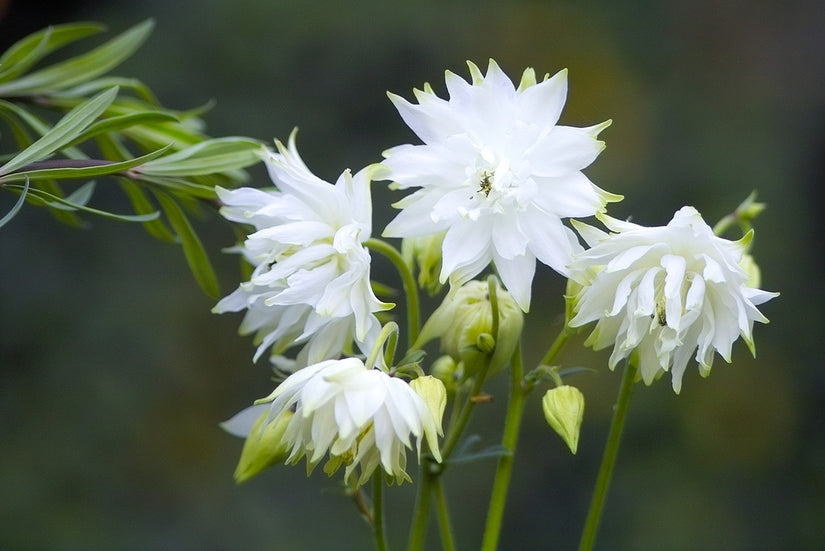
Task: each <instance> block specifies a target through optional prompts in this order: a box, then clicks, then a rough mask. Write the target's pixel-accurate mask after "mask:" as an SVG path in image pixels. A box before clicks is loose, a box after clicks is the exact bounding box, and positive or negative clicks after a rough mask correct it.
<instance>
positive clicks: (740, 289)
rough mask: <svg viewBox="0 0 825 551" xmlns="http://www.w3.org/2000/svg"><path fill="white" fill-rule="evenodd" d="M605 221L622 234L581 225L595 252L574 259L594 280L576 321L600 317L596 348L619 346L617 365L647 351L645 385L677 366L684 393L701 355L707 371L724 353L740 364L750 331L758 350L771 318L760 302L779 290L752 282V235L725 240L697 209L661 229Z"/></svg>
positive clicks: (582, 295) (574, 268)
mask: <svg viewBox="0 0 825 551" xmlns="http://www.w3.org/2000/svg"><path fill="white" fill-rule="evenodd" d="M600 219H601V220H602V221H603V222H604V224H605V226H607V227H608V228H609V229H610V230H611V231H613V232H616V233H613V234H607V233H605V232H603V231H601V230H598V229H596V228H593V227H591V226H587V225H585V224H581V223H577V224H576V227H577V229H578V230H579V232H580V233H581V234H582V237H584V239H585V240H586V241H587V242H588V244H589V245H590V249H588V250H587V251H585V252H583V253H581V254H579V255H577V256H576V258H575V260H574V261H573V262H572V264H571V265H570V269H571V272H572V273H571V277H572V278H573V279H574V280H575V281H577V282H578V283H580V284H582V285H583V286H584V287H583V288H582V289H581V291H580V292H579V294H578V297H577V301H576V311H577V313H576V315H575V316H574V317H573V319H571V320H570V325H571V326H572V327H578V326H582V325H585V324H587V323H589V322H591V321H598V323H597V325H596V328H595V329H594V330H593V333H592V334H591V335H590V337H589V338H588V339H587V342H586V344H588V345H592V346H593V348H594V349H596V350H598V349H601V348H605V347H607V346H609V345H611V344H612V345H613V353H612V354H611V356H610V362H609V365H610V368H611V369H612V368H614V367H615V366H616V364H617V363H618V362H619V361H620V360H622V359H624V358H626V357H628V356H629V355H630V353H631V352H632V351H633V350H637V351H638V354H639V362H640V363H639V369H640V371H641V375H642V378H643V379H644V381H645V383H647V384H650V383H651V382H652V381H653V379H654V378H655V377H656V376H657V375H658V374H659V373H661V372H663V371H671V373H672V379H673V390H674V391H676V392H679V390H680V389H681V386H682V375H683V374H684V371H685V368H686V366H687V364H688V362H689V360H690V357H691V355H693V352H694V351H695V352H696V354H695V358H696V362H697V363H698V364H699V372H700V373H701V374H702V375H703V376H707V375H708V373H710V368H711V364H712V363H713V356H714V350H715V351H717V352H718V353H719V354H720V355H721V356H722V357H723V358H724V359H725V361H727V362H728V363H730V361H731V347H732V345H733V343H734V341H736V339H738V338H739V337H740V336H741V337H742V339H743V340H744V341H745V342H746V343H747V344H748V347H749V348H750V349H751V352H752V353H753V352H754V344H753V322H754V321H759V322H762V323H767V321H768V320H767V319H766V318H765V316H763V315H762V313H761V312H759V310H758V309H757V308H756V306H757V305H759V304H762V303H763V302H766V301H768V300H770V299H771V298H773V297H775V296H777V293H770V292H766V291H762V290H760V289H755V288H753V287H749V286H748V285H747V282H748V280H749V278H750V275H749V274H748V273H747V272H746V271H745V270H744V269H743V267H742V265H741V261H742V258H743V255H744V253H745V251H746V249H747V247H748V243H749V242H750V240H751V237H752V233H748V234H747V235H746V236H745V237H743V238H742V239H741V240H739V241H729V240H726V239H722V238H721V237H717V236H716V235H714V233H713V230H712V229H711V228H710V226H708V225H707V224H706V223H705V221H704V220H703V219H702V217H701V216H700V215H699V213H698V212H697V211H696V209H694V208H693V207H683V208H682V209H681V210H679V211H678V212H676V214H675V215H674V216H673V219H672V220H671V221H670V222H669V223H668V225H667V226H661V227H651V228H646V227H643V226H639V225H636V224H632V223H630V222H622V221H620V220H616V219H614V218H610V217H608V216H600Z"/></svg>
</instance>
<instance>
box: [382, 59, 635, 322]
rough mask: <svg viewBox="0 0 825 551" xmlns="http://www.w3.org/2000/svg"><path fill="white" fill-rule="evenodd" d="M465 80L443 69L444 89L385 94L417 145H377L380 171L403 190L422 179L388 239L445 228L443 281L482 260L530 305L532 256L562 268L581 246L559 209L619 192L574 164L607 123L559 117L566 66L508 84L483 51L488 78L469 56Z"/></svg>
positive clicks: (584, 161)
mask: <svg viewBox="0 0 825 551" xmlns="http://www.w3.org/2000/svg"><path fill="white" fill-rule="evenodd" d="M468 65H469V67H470V72H471V74H472V78H473V83H472V84H470V83H468V82H466V81H465V80H463V79H462V78H461V77H459V76H458V75H456V74H454V73H451V72H449V71H448V72H447V74H446V82H447V90H448V91H449V95H450V99H449V100H444V99H441V98H439V97H437V96H436V95H435V94H434V93H433V91H432V89H431V88H430V87H429V85H425V86H424V90H423V91H421V90H415V97H416V98H417V99H418V104H412V103H409V102H408V101H406V100H405V99H403V98H401V97H399V96H396V95H393V94H390V99H391V100H392V102H393V103H394V104H395V107H396V108H397V109H398V111H399V113H400V114H401V116H402V118H403V119H404V121H405V122H406V123H407V125H408V126H409V127H410V128H411V129H412V130H413V131H414V132H415V133H416V134H417V135H418V136H419V138H421V140H422V141H423V142H424V144H423V145H410V144H407V145H400V146H397V147H394V148H392V149H389V150H388V151H385V152H384V156H385V157H386V160H385V163H384V164H386V165H387V166H388V167H389V169H390V173H389V175H388V176H387V179H390V180H392V181H394V182H395V185H396V186H397V187H398V188H401V189H407V188H410V187H418V188H421V189H419V190H417V191H415V192H414V193H413V194H411V195H409V196H407V197H405V198H404V199H402V200H401V201H399V202H398V203H396V205H395V206H396V207H400V208H402V209H403V210H402V211H401V213H399V214H398V216H397V217H396V218H395V219H394V220H393V221H392V222H391V223H390V224H389V225H388V226H387V228H386V230H385V231H384V235H386V236H389V237H416V236H423V235H429V234H433V233H438V232H442V231H445V230H446V232H447V233H446V237H445V238H444V243H443V246H442V253H443V262H442V269H441V276H440V279H441V282H442V283H443V282H445V281H447V279H448V278H449V279H450V282H451V284H452V285H453V286H454V287H457V286H460V285H461V284H462V283H464V282H466V281H469V280H470V279H472V278H473V277H474V276H475V275H477V274H478V273H479V272H481V271H482V270H483V269H484V268H485V267H486V266H487V265H488V264H490V262H491V261H492V262H494V263H495V266H496V269H497V270H498V273H499V275H500V276H501V280H502V282H503V283H504V285H505V286H506V287H507V289H508V290H509V291H510V293H512V295H513V297H514V298H515V300H516V302H517V303H518V304H519V306H520V307H521V308H522V309H523V310H524V311H527V310H528V309H529V306H530V292H531V289H530V288H531V284H532V281H533V274H534V273H535V267H536V259H537V258H538V260H540V261H541V262H543V263H544V264H547V265H548V266H550V267H551V268H553V269H554V270H556V271H557V272H559V273H561V274H564V275H567V269H566V266H567V264H568V263H569V262H570V259H571V255H572V254H573V253H576V252H579V251H581V250H582V249H581V246H580V245H579V243H578V241H577V239H576V236H575V234H574V233H573V232H572V231H571V230H570V229H569V228H567V227H566V226H564V225H563V224H562V219H563V218H569V217H587V216H591V215H593V214H595V213H596V212H600V211H602V210H604V207H605V204H606V203H607V202H608V201H616V200H619V199H621V197H619V196H616V195H612V194H609V193H607V192H605V191H603V190H601V189H599V188H598V187H596V186H595V185H594V184H593V183H592V182H590V180H588V179H587V177H585V176H584V174H582V172H581V170H582V169H583V168H585V167H586V166H588V165H589V164H590V163H591V162H593V160H594V159H595V158H596V156H597V155H598V154H599V152H601V150H602V149H603V148H604V143H603V142H601V141H598V140H597V139H596V136H597V135H598V134H599V132H600V131H601V130H602V129H604V128H606V127H607V126H608V125H609V124H610V121H607V122H605V123H602V124H599V125H596V126H592V127H589V128H573V127H570V126H560V125H557V124H556V123H557V122H558V119H559V115H560V114H561V111H562V108H563V107H564V102H565V100H566V97H567V71H566V70H565V71H561V72H559V73H557V74H556V75H555V76H553V77H552V78H547V77H545V80H544V81H543V82H541V83H536V77H535V72H534V71H533V70H532V69H527V70H526V71H524V74H523V76H522V78H521V83H520V85H519V87H518V89H516V88H515V87H514V86H513V83H512V82H511V81H510V80H509V79H508V78H507V75H505V74H504V72H503V71H502V70H501V69H500V68H499V66H498V65H497V64H496V63H495V62H494V61H493V60H490V64H489V67H488V69H487V74H486V76H484V75H482V74H481V71H480V70H479V69H478V67H476V66H475V65H474V64H473V63H468Z"/></svg>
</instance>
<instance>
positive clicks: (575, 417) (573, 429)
mask: <svg viewBox="0 0 825 551" xmlns="http://www.w3.org/2000/svg"><path fill="white" fill-rule="evenodd" d="M541 407H542V409H543V410H544V418H545V419H547V423H548V424H549V425H550V426H551V427H553V430H554V431H556V433H558V435H559V436H561V437H562V439H563V440H564V442H565V443H566V444H567V446H568V447H569V448H570V451H571V452H573V453H574V454H575V453H576V450H577V449H578V447H579V429H581V425H582V417H583V416H584V395H583V394H582V393H581V391H580V390H579V389H578V388H576V387H573V386H569V385H562V386H559V387H556V388H551V389H550V390H548V391H547V392H546V393H545V395H544V398H542V400H541Z"/></svg>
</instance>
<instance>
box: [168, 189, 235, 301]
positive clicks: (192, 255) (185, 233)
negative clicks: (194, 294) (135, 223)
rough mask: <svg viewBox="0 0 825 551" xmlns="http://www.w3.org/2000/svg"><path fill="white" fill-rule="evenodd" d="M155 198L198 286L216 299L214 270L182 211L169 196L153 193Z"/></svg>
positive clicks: (218, 289) (217, 293) (217, 289)
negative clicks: (181, 248) (178, 242)
mask: <svg viewBox="0 0 825 551" xmlns="http://www.w3.org/2000/svg"><path fill="white" fill-rule="evenodd" d="M155 197H157V198H158V201H159V202H160V206H161V207H162V208H163V211H164V212H165V213H166V216H167V217H168V218H169V222H170V223H171V224H172V228H173V229H174V230H175V232H176V233H177V234H178V237H179V238H180V244H181V246H183V254H184V255H185V256H186V261H187V262H188V263H189V269H190V270H191V271H192V275H194V276H195V280H196V281H197V282H198V285H200V287H201V289H203V292H204V293H206V294H207V295H209V296H210V297H211V298H214V299H218V298H219V297H220V294H221V291H220V288H219V286H218V277H217V276H216V275H215V270H214V269H213V268H212V263H211V262H209V257H208V256H207V254H206V250H205V249H204V248H203V244H202V243H201V240H200V238H198V235H197V234H196V233H195V230H193V229H192V225H191V224H190V223H189V220H188V219H187V218H186V215H185V214H184V213H183V210H181V208H180V207H179V206H178V204H177V203H176V202H175V200H174V199H172V197H171V196H169V195H167V194H166V193H164V192H162V191H155Z"/></svg>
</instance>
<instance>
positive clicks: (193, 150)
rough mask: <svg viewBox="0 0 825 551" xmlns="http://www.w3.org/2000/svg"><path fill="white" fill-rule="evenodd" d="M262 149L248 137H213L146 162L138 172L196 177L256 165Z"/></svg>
mask: <svg viewBox="0 0 825 551" xmlns="http://www.w3.org/2000/svg"><path fill="white" fill-rule="evenodd" d="M263 152H264V149H263V146H262V145H261V144H260V143H258V142H255V141H252V140H250V139H248V138H216V139H213V140H207V141H205V142H202V143H199V144H197V145H193V146H191V147H187V148H186V149H184V150H182V151H178V152H177V153H173V154H171V155H167V156H165V157H163V158H162V159H157V160H156V161H152V162H149V163H146V164H145V165H143V166H142V167H140V169H139V172H141V173H143V174H147V175H150V176H197V175H203V174H213V173H216V172H225V171H230V170H237V169H240V168H246V167H248V166H250V165H253V164H255V163H258V162H259V161H260V160H261V158H262V155H263Z"/></svg>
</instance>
